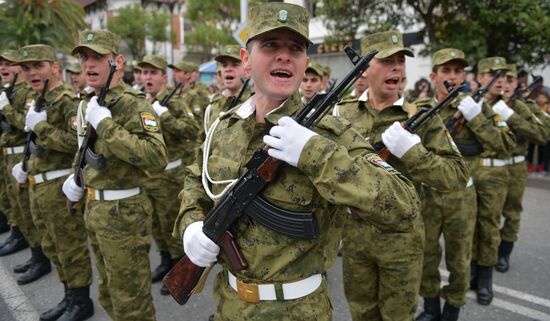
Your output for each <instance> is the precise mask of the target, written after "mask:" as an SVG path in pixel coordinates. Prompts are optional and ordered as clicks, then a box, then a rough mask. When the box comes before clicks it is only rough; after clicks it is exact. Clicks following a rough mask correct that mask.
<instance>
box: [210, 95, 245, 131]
mask: <svg viewBox="0 0 550 321" xmlns="http://www.w3.org/2000/svg"><path fill="white" fill-rule="evenodd" d="M252 95H253V92H252V89H251V88H250V87H248V88H246V89H245V90H244V93H243V95H242V97H241V101H240V102H239V104H240V103H242V102H244V101H246V100H247V99H248V98H250V96H252ZM236 98H237V97H235V96H230V97H225V96H224V95H223V93H216V94H215V95H214V96H213V97H212V99H211V100H210V104H209V105H208V107H207V111H205V117H206V113H208V119H207V120H208V121H207V124H206V125H207V126H206V128H205V129H204V131H205V132H206V131H208V128H210V126H212V123H214V121H216V119H217V118H218V116H219V115H220V113H221V112H228V111H229V109H230V108H229V106H230V105H231V104H233V100H234V99H236ZM236 105H237V104H236ZM236 105H235V106H236ZM205 122H206V121H205Z"/></svg>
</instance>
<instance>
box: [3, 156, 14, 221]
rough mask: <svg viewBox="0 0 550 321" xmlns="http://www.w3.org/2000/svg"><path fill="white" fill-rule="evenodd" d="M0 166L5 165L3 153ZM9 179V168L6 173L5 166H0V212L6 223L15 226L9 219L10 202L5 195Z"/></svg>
mask: <svg viewBox="0 0 550 321" xmlns="http://www.w3.org/2000/svg"><path fill="white" fill-rule="evenodd" d="M0 159H1V161H0V164H5V163H6V155H4V153H0ZM10 177H11V168H10V170H9V172H8V170H7V167H6V166H0V212H2V213H4V215H6V218H7V219H8V222H9V223H10V225H11V226H17V224H16V223H15V222H12V219H11V216H12V215H11V207H10V202H9V201H8V195H7V184H8V182H9V180H10Z"/></svg>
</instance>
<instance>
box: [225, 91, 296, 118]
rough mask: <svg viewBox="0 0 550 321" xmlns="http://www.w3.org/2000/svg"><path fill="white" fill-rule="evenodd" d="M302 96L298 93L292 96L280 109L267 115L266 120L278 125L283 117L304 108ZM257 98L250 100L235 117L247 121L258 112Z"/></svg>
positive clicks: (238, 110)
mask: <svg viewBox="0 0 550 321" xmlns="http://www.w3.org/2000/svg"><path fill="white" fill-rule="evenodd" d="M300 98H301V97H300V94H299V93H298V92H297V91H296V92H295V93H294V94H293V95H292V96H290V97H289V98H288V99H287V100H285V101H284V102H283V103H282V104H281V105H280V106H279V107H277V108H275V109H274V110H272V111H270V112H269V113H267V115H265V119H266V120H267V121H269V122H270V123H273V124H277V122H278V121H279V118H281V117H283V116H289V115H292V114H294V112H296V111H297V110H298V109H299V108H301V107H302V103H301V100H300ZM255 101H256V96H252V97H250V98H248V99H247V100H246V101H245V102H244V103H243V104H242V105H241V107H239V108H238V109H237V111H236V112H235V115H236V116H238V117H240V118H241V119H247V118H248V117H250V116H251V115H252V114H254V112H255V111H256V103H255Z"/></svg>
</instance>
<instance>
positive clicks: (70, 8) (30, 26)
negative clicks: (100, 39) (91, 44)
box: [0, 0, 86, 51]
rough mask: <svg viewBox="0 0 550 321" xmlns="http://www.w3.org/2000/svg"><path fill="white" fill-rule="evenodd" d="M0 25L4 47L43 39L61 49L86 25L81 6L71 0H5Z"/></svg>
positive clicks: (64, 48)
mask: <svg viewBox="0 0 550 321" xmlns="http://www.w3.org/2000/svg"><path fill="white" fill-rule="evenodd" d="M0 25H2V28H0V39H2V42H1V43H0V46H1V47H3V48H18V47H21V46H25V45H30V44H36V43H43V44H48V45H51V46H52V47H54V48H57V49H58V50H63V51H69V50H70V49H71V48H72V47H73V46H74V44H75V39H76V37H77V34H78V31H79V30H82V29H85V28H86V22H85V21H84V10H83V9H82V7H80V6H79V5H78V4H77V3H76V2H75V1H74V0H4V1H3V2H0Z"/></svg>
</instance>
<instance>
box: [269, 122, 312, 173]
mask: <svg viewBox="0 0 550 321" xmlns="http://www.w3.org/2000/svg"><path fill="white" fill-rule="evenodd" d="M315 135H317V133H315V132H314V131H312V130H309V129H307V128H305V127H303V126H301V125H300V124H298V123H297V122H296V121H295V120H294V119H292V118H290V117H288V116H285V117H282V118H281V119H279V125H278V126H273V127H272V128H271V130H270V131H269V135H265V136H264V143H265V144H267V145H269V147H271V148H270V149H269V150H268V151H267V153H268V154H269V156H271V157H274V158H277V159H280V160H282V161H284V162H287V163H288V164H290V165H292V166H294V167H297V166H298V161H299V160H300V154H302V150H303V149H304V146H305V145H306V143H307V141H308V140H309V139H310V138H311V137H313V136H315Z"/></svg>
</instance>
